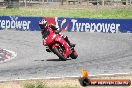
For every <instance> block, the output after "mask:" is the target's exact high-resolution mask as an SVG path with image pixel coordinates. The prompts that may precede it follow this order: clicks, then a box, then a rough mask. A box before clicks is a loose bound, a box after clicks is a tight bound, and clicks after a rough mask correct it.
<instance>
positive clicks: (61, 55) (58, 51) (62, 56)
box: [52, 47, 66, 61]
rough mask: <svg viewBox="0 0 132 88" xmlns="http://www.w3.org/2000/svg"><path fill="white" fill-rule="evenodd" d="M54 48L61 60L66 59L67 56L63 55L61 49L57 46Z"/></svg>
mask: <svg viewBox="0 0 132 88" xmlns="http://www.w3.org/2000/svg"><path fill="white" fill-rule="evenodd" d="M52 50H53V52H54V53H55V54H56V55H57V56H58V57H59V59H60V60H62V61H66V58H65V57H64V55H63V51H61V50H60V49H59V48H58V47H55V48H53V49H52Z"/></svg>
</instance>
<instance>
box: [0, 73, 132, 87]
mask: <svg viewBox="0 0 132 88" xmlns="http://www.w3.org/2000/svg"><path fill="white" fill-rule="evenodd" d="M90 78H91V79H130V80H131V81H132V75H114V76H96V77H90ZM40 82H41V83H42V84H45V85H46V86H48V87H49V88H67V87H69V88H83V87H82V86H81V85H80V83H79V81H78V78H63V79H48V80H42V79H39V80H19V81H8V82H0V88H25V85H27V84H37V83H40ZM95 87H96V88H132V85H131V86H109V87H108V86H95ZM88 88H93V86H89V87H88Z"/></svg>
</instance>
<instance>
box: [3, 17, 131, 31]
mask: <svg viewBox="0 0 132 88" xmlns="http://www.w3.org/2000/svg"><path fill="white" fill-rule="evenodd" d="M41 19H45V20H47V21H48V23H49V24H54V25H56V26H57V27H58V28H59V29H60V30H64V31H68V32H103V33H119V32H122V33H132V19H95V18H65V17H55V18H54V17H20V16H0V30H3V29H10V30H12V29H15V30H21V31H40V28H39V26H38V22H39V21H40V20H41Z"/></svg>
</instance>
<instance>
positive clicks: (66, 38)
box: [62, 35, 75, 47]
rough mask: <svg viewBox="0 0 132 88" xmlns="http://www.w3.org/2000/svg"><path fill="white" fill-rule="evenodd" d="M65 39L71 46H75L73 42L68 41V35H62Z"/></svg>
mask: <svg viewBox="0 0 132 88" xmlns="http://www.w3.org/2000/svg"><path fill="white" fill-rule="evenodd" d="M62 37H63V38H64V39H65V40H66V42H67V43H68V44H69V45H70V46H71V47H75V44H72V43H71V42H70V41H69V39H68V37H67V36H64V35H63V36H62Z"/></svg>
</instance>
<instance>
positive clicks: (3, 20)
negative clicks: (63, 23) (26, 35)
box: [0, 16, 42, 31]
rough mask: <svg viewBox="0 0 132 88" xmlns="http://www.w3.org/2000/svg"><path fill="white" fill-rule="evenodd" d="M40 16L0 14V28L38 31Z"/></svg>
mask: <svg viewBox="0 0 132 88" xmlns="http://www.w3.org/2000/svg"><path fill="white" fill-rule="evenodd" d="M41 19H42V17H19V16H0V30H3V29H8V30H12V29H13V30H20V31H38V30H40V28H39V26H38V22H39V21H40V20H41Z"/></svg>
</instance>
